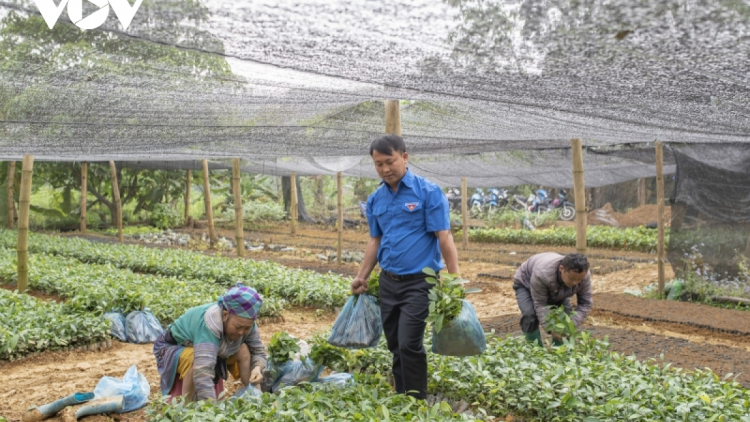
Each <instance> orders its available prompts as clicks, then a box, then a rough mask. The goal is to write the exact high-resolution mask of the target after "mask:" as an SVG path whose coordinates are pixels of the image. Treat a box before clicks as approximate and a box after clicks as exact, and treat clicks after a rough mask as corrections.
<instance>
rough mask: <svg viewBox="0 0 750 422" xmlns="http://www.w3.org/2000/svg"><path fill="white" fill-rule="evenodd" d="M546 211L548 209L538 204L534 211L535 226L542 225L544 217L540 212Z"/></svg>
mask: <svg viewBox="0 0 750 422" xmlns="http://www.w3.org/2000/svg"><path fill="white" fill-rule="evenodd" d="M547 211H549V210H548V209H547V207H545V206H544V205H539V207H538V208H537V210H536V212H535V213H534V225H535V226H537V227H539V226H541V225H542V223H544V217H543V216H542V214H544V213H546V212H547Z"/></svg>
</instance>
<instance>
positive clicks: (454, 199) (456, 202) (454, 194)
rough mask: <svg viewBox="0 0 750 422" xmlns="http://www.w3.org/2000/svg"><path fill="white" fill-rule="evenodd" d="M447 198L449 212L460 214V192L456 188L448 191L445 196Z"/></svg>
mask: <svg viewBox="0 0 750 422" xmlns="http://www.w3.org/2000/svg"><path fill="white" fill-rule="evenodd" d="M445 196H446V197H447V198H448V207H449V208H450V210H451V211H455V212H461V190H459V189H457V188H450V189H448V193H446V194H445Z"/></svg>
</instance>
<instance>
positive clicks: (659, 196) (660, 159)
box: [655, 141, 665, 296]
mask: <svg viewBox="0 0 750 422" xmlns="http://www.w3.org/2000/svg"><path fill="white" fill-rule="evenodd" d="M655 146H656V224H657V225H658V234H657V236H658V237H657V242H658V243H657V247H656V255H657V256H656V265H657V270H658V273H659V295H660V296H662V295H663V294H664V281H665V280H664V278H665V275H664V155H663V152H664V151H663V149H662V145H661V142H660V141H656V145H655Z"/></svg>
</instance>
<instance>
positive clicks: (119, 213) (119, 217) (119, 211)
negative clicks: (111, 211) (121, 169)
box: [109, 161, 125, 243]
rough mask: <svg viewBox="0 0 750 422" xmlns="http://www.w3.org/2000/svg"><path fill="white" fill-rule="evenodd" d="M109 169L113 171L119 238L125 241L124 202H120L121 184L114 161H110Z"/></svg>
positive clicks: (113, 193) (121, 241)
mask: <svg viewBox="0 0 750 422" xmlns="http://www.w3.org/2000/svg"><path fill="white" fill-rule="evenodd" d="M109 171H110V172H111V173H112V197H113V198H114V200H115V209H116V210H117V212H116V214H117V239H118V240H119V241H120V243H125V240H124V239H123V237H122V202H120V186H119V184H118V182H117V167H116V166H115V162H114V161H110V162H109Z"/></svg>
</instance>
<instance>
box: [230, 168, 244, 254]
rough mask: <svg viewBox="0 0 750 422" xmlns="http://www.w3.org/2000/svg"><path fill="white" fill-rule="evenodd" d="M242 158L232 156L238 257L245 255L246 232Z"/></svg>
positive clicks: (235, 233)
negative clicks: (244, 228)
mask: <svg viewBox="0 0 750 422" xmlns="http://www.w3.org/2000/svg"><path fill="white" fill-rule="evenodd" d="M240 180H241V173H240V159H239V158H232V190H233V192H232V194H233V195H234V237H235V239H234V240H235V242H236V243H237V257H238V258H242V257H244V256H245V234H244V232H243V230H242V189H241V188H242V187H241V186H240Z"/></svg>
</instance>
